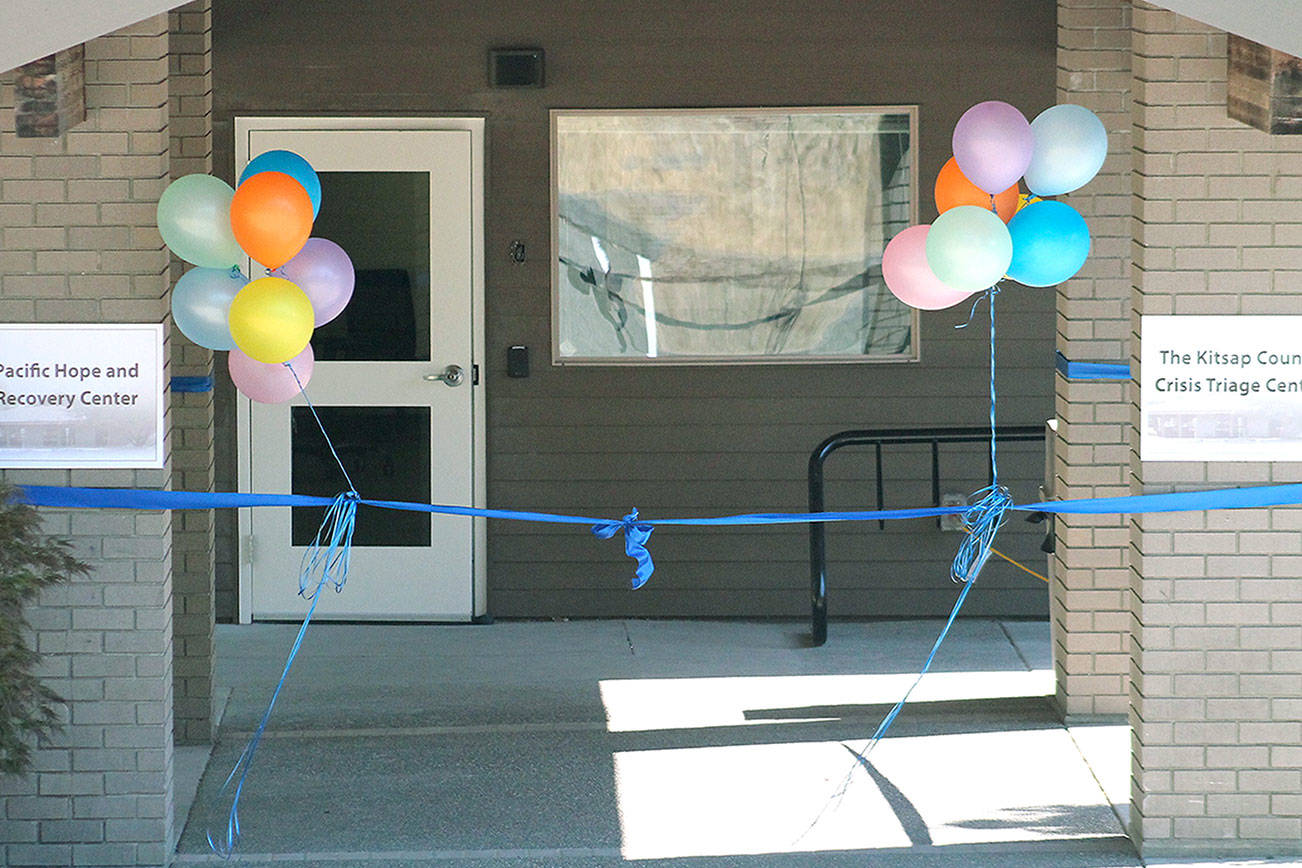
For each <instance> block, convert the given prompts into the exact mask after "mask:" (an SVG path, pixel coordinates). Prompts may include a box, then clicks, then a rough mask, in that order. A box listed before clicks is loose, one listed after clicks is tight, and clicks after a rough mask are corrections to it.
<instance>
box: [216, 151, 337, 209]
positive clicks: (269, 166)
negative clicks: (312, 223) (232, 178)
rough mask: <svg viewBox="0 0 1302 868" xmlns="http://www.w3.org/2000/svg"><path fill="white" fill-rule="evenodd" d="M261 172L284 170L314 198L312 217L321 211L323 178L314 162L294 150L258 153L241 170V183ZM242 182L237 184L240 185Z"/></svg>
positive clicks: (309, 196)
mask: <svg viewBox="0 0 1302 868" xmlns="http://www.w3.org/2000/svg"><path fill="white" fill-rule="evenodd" d="M261 172H284V173H285V174H286V175H289V176H290V177H291V178H293V179H294V180H295V181H298V182H299V183H300V184H302V185H303V189H304V190H306V191H307V195H308V198H310V199H311V200H312V219H313V220H315V219H316V215H317V214H318V213H319V212H320V211H321V179H320V178H318V177H317V174H316V170H315V169H313V168H312V164H311V163H309V162H308V161H307V160H305V159H303V158H302V157H300V156H299V155H298V154H296V153H294V152H293V151H265V152H263V153H261V154H258V155H257V156H256V157H254V158H253V159H252V160H250V161H249V164H248V165H247V166H245V167H244V171H243V172H240V184H243V183H244V182H245V181H247V180H248V179H249V178H250V177H252V176H253V175H257V174H259V173H261ZM240 184H236V185H235V186H236V187H238V186H239V185H240Z"/></svg>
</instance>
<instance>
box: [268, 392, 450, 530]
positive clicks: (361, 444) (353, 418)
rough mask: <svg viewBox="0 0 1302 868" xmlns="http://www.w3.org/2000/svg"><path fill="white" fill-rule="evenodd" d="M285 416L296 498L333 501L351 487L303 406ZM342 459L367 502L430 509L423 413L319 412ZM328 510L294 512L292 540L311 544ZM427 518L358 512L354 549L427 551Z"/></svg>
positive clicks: (346, 409)
mask: <svg viewBox="0 0 1302 868" xmlns="http://www.w3.org/2000/svg"><path fill="white" fill-rule="evenodd" d="M291 409H292V415H291V417H290V437H291V441H292V445H291V458H290V460H291V462H292V467H291V478H292V485H293V492H294V494H311V495H317V496H320V497H333V496H335V495H336V494H338V493H339V492H341V491H346V490H347V488H348V483H347V481H345V479H344V476H343V474H342V473H341V472H340V470H339V465H338V464H336V463H335V459H334V456H333V455H331V454H330V447H329V446H328V445H327V443H326V441H325V438H324V437H322V436H321V429H320V428H319V427H317V424H316V420H315V419H313V418H312V411H311V410H310V409H308V408H307V407H293V408H291ZM317 413H319V414H320V416H321V424H322V425H324V426H325V429H326V430H327V431H329V432H330V439H331V440H332V441H333V442H334V445H335V451H337V452H338V453H339V460H340V461H342V462H343V465H344V467H346V468H348V475H349V476H351V477H352V479H353V482H354V484H356V486H357V491H358V493H359V494H361V496H362V497H365V498H369V499H371V500H406V501H413V502H415V503H429V502H430V498H431V494H430V411H429V408H428V407H318V408H317ZM324 516H325V510H324V509H323V508H319V507H299V506H296V507H293V519H292V524H293V542H294V545H296V546H305V545H310V544H311V542H312V539H313V538H314V537H315V536H316V532H317V528H318V527H320V525H321V519H322V518H323V517H324ZM429 544H430V515H429V513H425V512H401V511H398V510H391V509H375V508H373V507H365V506H364V507H361V508H360V509H358V511H357V528H356V530H355V532H354V534H353V545H355V546H428V545H429Z"/></svg>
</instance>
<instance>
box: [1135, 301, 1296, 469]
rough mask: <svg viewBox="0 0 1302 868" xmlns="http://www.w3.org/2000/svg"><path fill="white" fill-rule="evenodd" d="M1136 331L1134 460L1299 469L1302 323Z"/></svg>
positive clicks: (1251, 321)
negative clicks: (1293, 464)
mask: <svg viewBox="0 0 1302 868" xmlns="http://www.w3.org/2000/svg"><path fill="white" fill-rule="evenodd" d="M1141 328H1142V335H1143V351H1142V353H1141V358H1140V376H1141V380H1140V398H1139V400H1140V405H1139V406H1140V414H1139V418H1140V439H1139V457H1140V459H1141V460H1143V461H1299V460H1302V316H1146V317H1143V321H1142V325H1141Z"/></svg>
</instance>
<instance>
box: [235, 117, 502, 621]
mask: <svg viewBox="0 0 1302 868" xmlns="http://www.w3.org/2000/svg"><path fill="white" fill-rule="evenodd" d="M420 123H423V124H424V125H425V127H426V128H424V129H417V128H393V126H394V125H397V126H399V127H401V126H403V125H409V126H410V125H418V124H420ZM331 125H333V128H323V127H328V126H331ZM429 127H439V128H434V129H431V128H429ZM482 131H483V122H482V121H481V120H477V119H460V120H451V121H447V122H442V123H440V122H436V121H428V120H426V121H423V122H421V121H416V120H409V119H402V120H395V121H385V120H374V119H331V120H322V119H290V118H240V119H238V120H237V125H236V137H237V147H236V150H237V153H236V163H237V165H236V172H237V174H238V172H239V171H240V170H241V169H242V168H243V167H244V165H246V164H247V163H248V161H249V160H251V159H252V158H253V157H256V156H257V155H258V154H261V153H263V152H264V151H269V150H273V149H277V148H280V149H285V150H289V151H293V152H295V153H297V154H299V155H301V156H302V157H304V158H305V159H306V160H307V161H308V162H309V163H311V164H312V166H313V168H315V169H316V171H317V173H318V175H319V176H320V178H321V188H322V196H321V210H320V213H319V214H318V215H317V218H316V222H315V223H314V225H313V231H312V234H313V235H314V236H318V237H322V238H328V239H330V240H331V241H334V242H336V243H337V244H339V245H340V246H341V247H342V248H343V249H344V250H345V251H346V252H347V253H348V255H349V257H350V258H351V259H352V261H353V266H354V269H355V271H356V274H357V281H356V288H355V290H354V293H353V298H352V301H351V302H350V303H349V305H348V307H347V308H346V309H345V311H344V313H343V314H342V315H341V316H340V317H339V318H338V319H337V320H335V321H334V322H331V323H328V324H326V325H324V326H321V327H320V328H318V329H317V330H316V333H315V334H314V335H313V338H312V348H313V351H314V352H315V354H316V367H315V370H314V372H313V375H312V379H311V382H310V383H309V384H308V386H307V395H308V397H309V398H310V399H311V401H312V404H313V406H314V407H315V408H316V411H317V413H318V414H319V415H320V419H321V422H322V423H323V427H324V429H325V431H326V433H327V434H328V435H329V438H330V441H331V443H332V444H333V446H334V449H335V451H336V452H337V454H338V457H339V460H340V462H342V464H343V467H344V469H346V470H347V473H348V476H349V477H351V479H352V481H353V484H354V485H355V486H356V489H357V491H358V493H359V494H360V495H361V496H362V497H363V498H368V499H375V500H403V501H414V502H418V503H431V502H432V503H440V504H453V505H475V506H482V505H483V490H484V486H483V481H482V477H483V467H484V462H483V396H482V391H483V389H482V386H480V385H478V380H479V377H478V361H479V358H480V357H481V355H482V335H483V316H482V311H483V303H482V302H483V281H482V273H483V268H482V229H481V227H482V213H483V209H482V195H483V184H482V165H483V162H482V153H483V151H482ZM254 267H258V266H254ZM259 276H262V274H261V273H259V274H254V275H253V277H259ZM447 372H452V373H453V376H444V377H443V378H441V379H438V377H439V375H444V374H446V373H447ZM458 372H459V375H460V377H459V379H458V377H457V376H456V374H457V373H458ZM238 406H239V412H240V432H241V442H240V453H241V455H240V464H241V479H240V486H241V490H244V491H258V492H269V493H282V492H292V493H295V494H314V495H327V496H331V495H334V494H338V493H339V492H341V491H346V490H348V487H349V486H348V483H347V482H346V481H345V477H344V474H343V472H342V471H341V470H340V468H339V465H338V463H337V462H336V460H335V458H334V456H333V455H332V454H331V450H330V446H329V445H328V444H327V442H326V439H325V438H324V437H323V436H322V433H321V430H320V428H319V427H318V424H317V421H316V419H315V418H314V417H313V414H312V411H311V409H310V408H309V407H308V406H307V405H306V403H305V402H304V401H303V400H302V398H301V397H300V398H298V399H296V400H294V401H292V402H290V403H288V404H278V405H277V404H273V405H268V404H259V403H255V402H251V401H249V400H248V399H246V398H243V397H240V398H239V404H238ZM241 512H242V515H241V547H242V552H241V562H242V568H241V577H242V582H241V620H244V621H249V620H252V619H267V620H269V619H297V618H301V617H302V616H303V614H304V613H305V611H306V609H307V605H308V604H307V602H306V601H305V600H304V599H303V598H302V597H300V596H299V594H298V574H299V566H300V560H301V558H302V556H303V552H304V549H305V548H306V546H307V545H308V544H309V543H310V542H311V540H312V538H313V537H314V535H315V533H316V530H317V527H318V525H319V524H320V521H321V517H322V510H320V509H312V508H300V507H295V508H293V509H290V508H287V507H286V508H281V507H275V508H273V507H261V508H257V509H248V510H241ZM482 573H483V520H482V519H470V518H465V517H460V516H431V515H430V514H428V513H417V512H395V511H389V510H377V509H374V508H369V507H362V508H360V509H359V510H358V516H357V528H356V533H355V535H354V537H353V555H352V567H351V569H350V571H349V575H348V582H347V585H346V586H345V588H344V589H343V592H342V593H339V594H336V593H333V592H327V593H324V594H323V595H322V598H321V602H320V603H319V604H318V607H317V612H316V617H318V618H326V619H347V620H428V621H467V620H470V619H472V618H473V617H474V616H476V615H477V614H482V613H483V611H484V589H483V584H484V583H483V575H482Z"/></svg>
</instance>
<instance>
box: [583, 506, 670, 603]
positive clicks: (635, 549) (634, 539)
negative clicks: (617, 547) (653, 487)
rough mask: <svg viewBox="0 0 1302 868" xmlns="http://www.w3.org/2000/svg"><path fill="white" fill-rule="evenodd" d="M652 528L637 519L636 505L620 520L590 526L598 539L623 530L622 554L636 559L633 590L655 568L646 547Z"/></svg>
mask: <svg viewBox="0 0 1302 868" xmlns="http://www.w3.org/2000/svg"><path fill="white" fill-rule="evenodd" d="M653 530H655V528H654V527H652V526H651V525H649V524H646V523H644V522H639V521H638V520H637V507H633V511H632V512H630V513H629V514H628V515H626V516H624V518H623V520H621V521H603V522H602V523H601V524H596V525H593V527H592V534H593V536H595V537H597V538H598V539H610V538H611V537H613V536H614V535H615V534H617V533H619V532H620V531H623V532H624V554H626V555H628V556H629V557H630V558H632V559H633V560H635V561H637V569H636V570H634V571H633V590H635V591H636V590H637V589H638V588H640V587H642V586H643V585H645V584H646V582H647V579H649V578H651V574H652V573H654V572H655V569H656V567H655V564H654V563H653V562H652V560H651V552H650V551H649V550H648V549H647V547H646V543H647V540H649V539H651V531H653Z"/></svg>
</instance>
